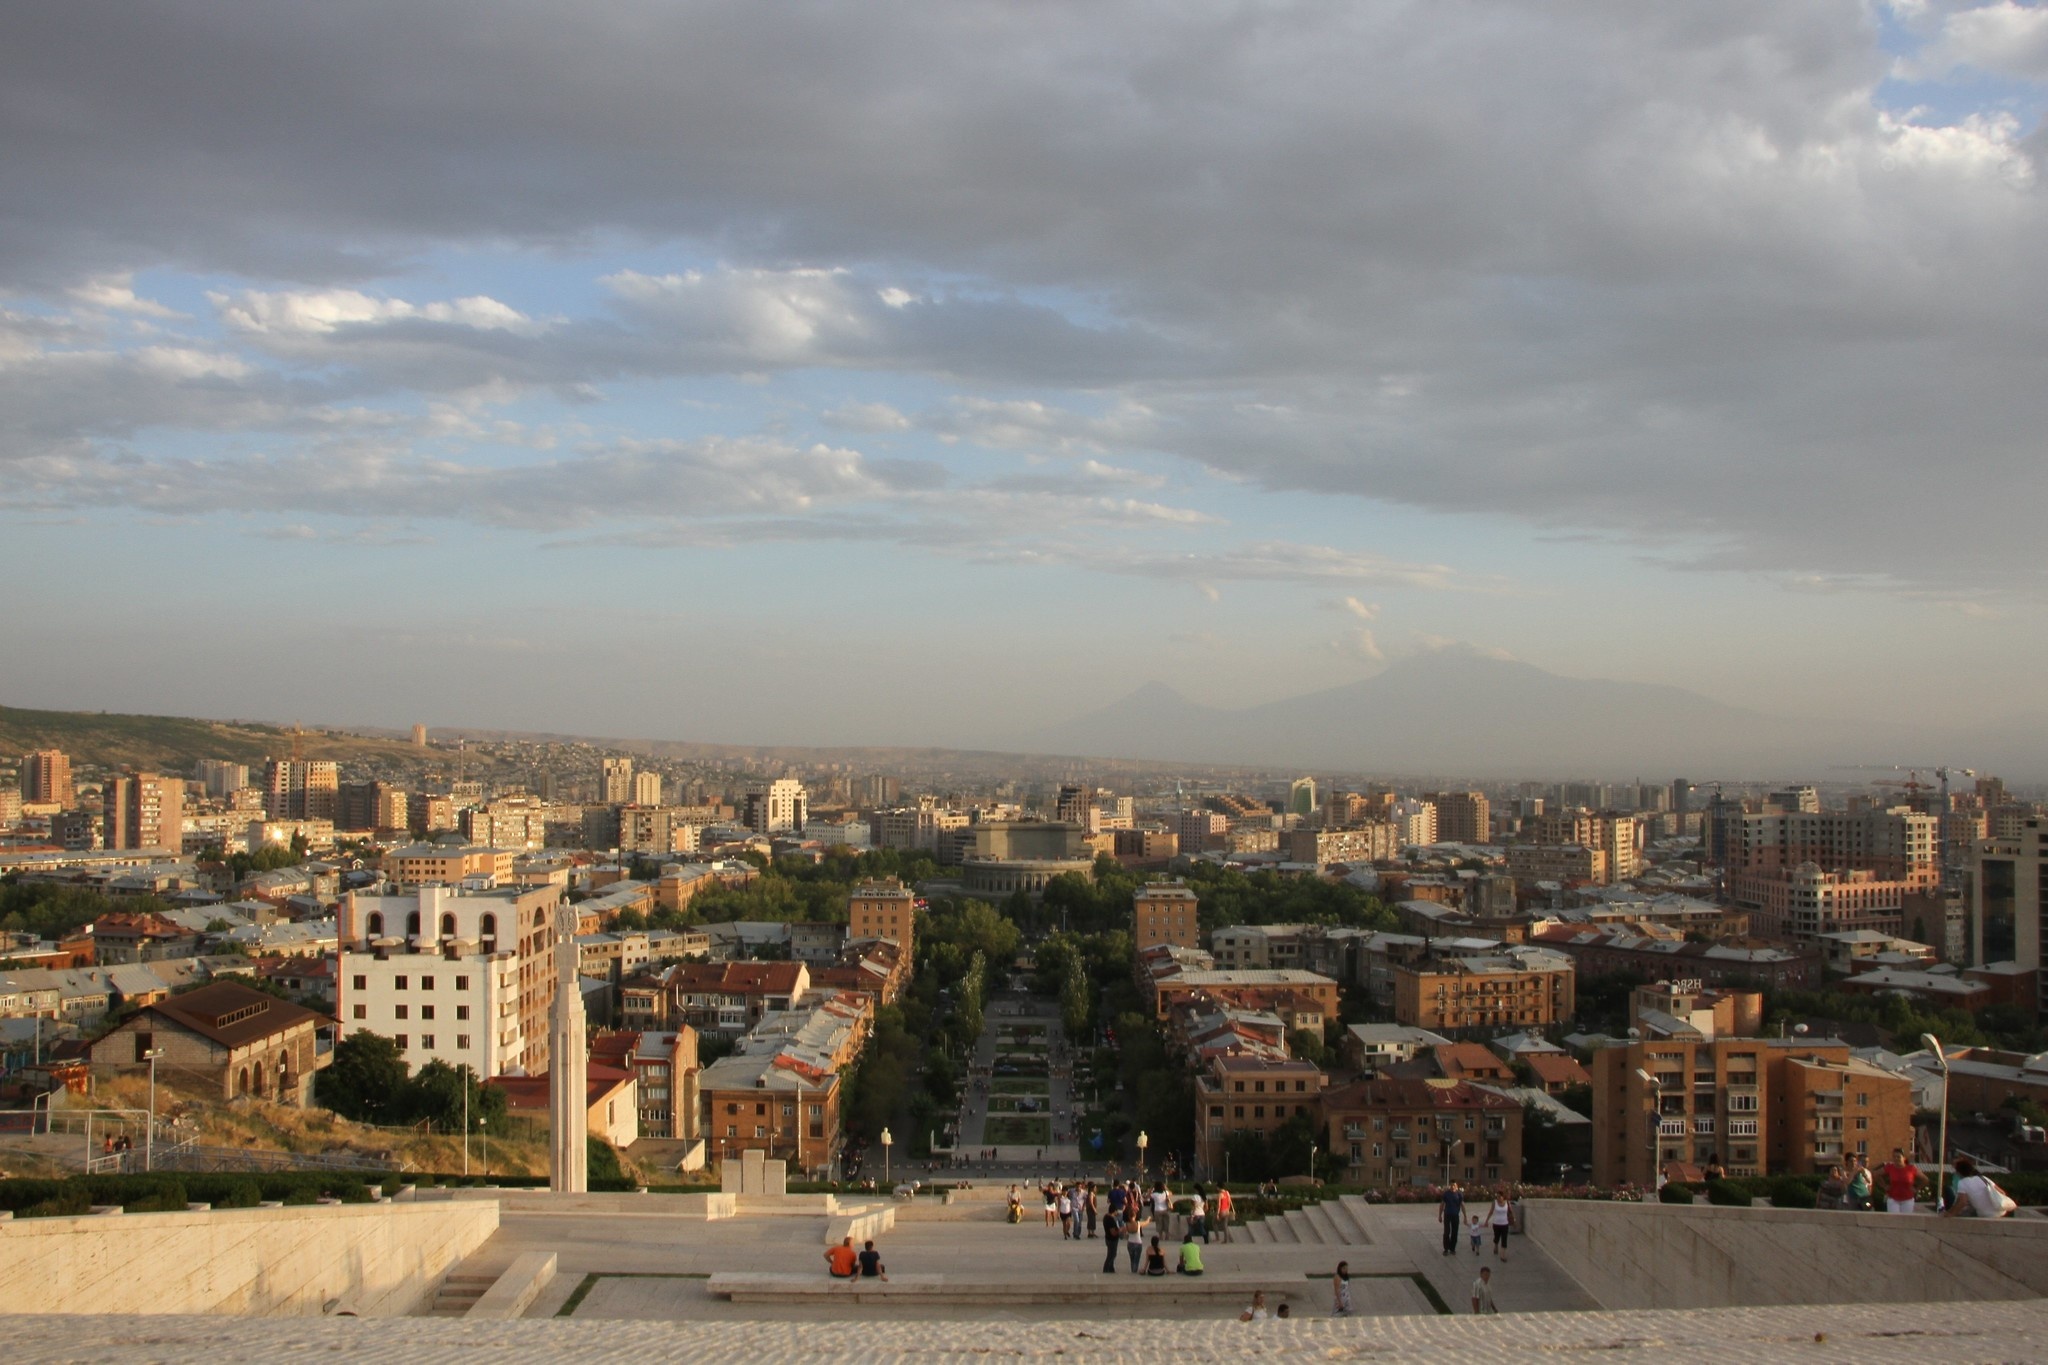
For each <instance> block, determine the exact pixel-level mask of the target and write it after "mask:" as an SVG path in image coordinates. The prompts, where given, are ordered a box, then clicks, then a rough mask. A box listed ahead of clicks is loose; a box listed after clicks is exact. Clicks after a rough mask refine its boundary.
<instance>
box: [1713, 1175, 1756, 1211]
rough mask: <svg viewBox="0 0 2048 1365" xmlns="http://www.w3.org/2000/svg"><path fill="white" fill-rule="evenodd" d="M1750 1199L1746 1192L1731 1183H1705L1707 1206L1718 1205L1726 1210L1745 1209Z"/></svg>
mask: <svg viewBox="0 0 2048 1365" xmlns="http://www.w3.org/2000/svg"><path fill="white" fill-rule="evenodd" d="M1752 1197H1753V1196H1752V1195H1751V1194H1750V1193H1749V1191H1748V1190H1745V1189H1742V1188H1740V1187H1739V1186H1737V1185H1736V1184H1735V1183H1734V1182H1733V1181H1728V1180H1709V1181H1708V1182H1707V1202H1708V1203H1709V1204H1720V1205H1722V1206H1724V1207H1726V1208H1736V1209H1746V1208H1748V1207H1749V1203H1750V1200H1751V1198H1752Z"/></svg>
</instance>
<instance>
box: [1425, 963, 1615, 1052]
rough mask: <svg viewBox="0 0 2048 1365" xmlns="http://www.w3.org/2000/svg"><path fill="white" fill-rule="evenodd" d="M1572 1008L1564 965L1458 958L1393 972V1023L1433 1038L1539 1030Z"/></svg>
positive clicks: (1571, 976) (1564, 1016)
mask: <svg viewBox="0 0 2048 1365" xmlns="http://www.w3.org/2000/svg"><path fill="white" fill-rule="evenodd" d="M1545 956H1548V955H1545ZM1575 1008H1576V999H1575V995H1574V973H1573V971H1572V968H1571V966H1570V965H1569V963H1566V964H1564V965H1561V966H1554V967H1552V966H1537V965H1531V964H1525V963H1523V962H1521V961H1518V960H1516V959H1514V958H1511V957H1459V958H1449V959H1445V960H1441V961H1437V962H1426V963H1417V964H1414V965H1412V966H1404V967H1396V968H1395V969H1394V1019H1395V1021H1396V1022H1398V1023H1402V1024H1406V1025H1408V1026H1409V1027H1411V1028H1422V1029H1428V1030H1430V1031H1431V1032H1434V1033H1455V1032H1460V1031H1464V1030H1474V1031H1487V1030H1495V1031H1498V1030H1504V1029H1544V1028H1549V1027H1550V1026H1552V1025H1553V1024H1557V1023H1560V1022H1562V1021H1563V1020H1566V1019H1569V1018H1571V1016H1572V1012H1573V1010H1574V1009H1575Z"/></svg>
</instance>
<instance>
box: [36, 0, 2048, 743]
mask: <svg viewBox="0 0 2048 1365" xmlns="http://www.w3.org/2000/svg"><path fill="white" fill-rule="evenodd" d="M0 39H4V41H0V77H4V85H0V149H4V151H5V153H6V156H7V164H8V167H9V178H10V189H11V194H10V200H11V202H12V204H13V205H14V208H13V210H12V211H11V212H10V214H9V215H8V216H7V217H6V218H4V219H0V566H4V568H5V570H6V571H7V572H8V573H9V575H10V577H11V579H12V580H13V582H14V584H15V585H16V586H17V591H16V592H15V593H14V594H12V595H11V596H10V601H9V609H8V614H7V621H8V625H9V630H8V631H7V642H8V648H7V649H6V650H5V651H4V653H0V697H4V699H5V700H6V701H7V702H9V703H10V704H15V705H22V706H31V707H55V708H62V709H80V708H92V709H106V710H115V711H143V712H154V713H162V714H199V715H212V716H224V715H239V716H251V717H253V716H272V717H292V716H299V717H304V718H308V719H310V718H313V717H321V718H324V719H326V720H327V721H328V722H330V723H334V724H348V725H359V726H372V725H374V726H384V727H401V726H403V725H405V724H409V723H410V722H412V721H415V720H416V721H423V722H425V723H427V724H429V725H434V726H450V725H453V726H463V727H473V728H479V729H506V730H522V731H542V732H556V733H568V734H599V735H622V736H636V735H637V736H646V737H658V736H664V735H673V736H675V737H677V738H701V739H703V740H705V741H706V742H724V743H736V744H750V743H751V744H777V743H786V744H804V745H848V746H857V745H864V744H874V745H939V746H947V747H958V748H1004V749H1007V748H1010V747H1012V742H1013V740H1014V737H1017V736H1028V735H1031V734H1034V733H1039V732H1044V731H1048V730H1053V729H1056V728H1057V727H1060V726H1063V725H1067V724H1069V723H1071V722H1073V721H1075V720H1076V719H1077V718H1080V717H1085V716H1087V715H1088V714H1089V713H1091V712H1093V711H1096V710H1099V709H1101V708H1102V707H1105V706H1108V705H1109V704H1111V703H1113V702H1115V701H1117V700H1118V699H1120V698H1122V697H1124V696H1126V695H1127V694H1128V693H1130V692H1131V691H1132V690H1133V689H1135V688H1137V687H1138V686H1140V685H1142V684H1144V683H1146V682H1147V681H1150V680H1155V679H1156V680H1160V681H1164V682H1166V683H1169V684H1170V685H1172V686H1173V687H1174V688H1175V689H1176V690H1177V691H1179V692H1180V693H1182V694H1183V695H1184V696H1186V697H1187V698H1189V699H1190V700H1191V701H1193V702H1195V703H1197V704H1199V705H1202V706H1207V707H1212V708H1217V709H1219V710H1225V711H1232V712H1235V711H1239V710H1243V709H1245V708H1248V707H1251V706H1253V705H1256V704H1265V703H1281V702H1285V701H1287V700H1289V699H1292V698H1296V697H1301V696H1304V695H1307V694H1311V693H1315V692H1317V691H1319V690H1321V689H1326V688H1331V687H1336V686H1339V685H1343V684H1347V683H1351V682H1355V681H1358V680H1360V679H1365V678H1371V677H1375V676H1377V675H1381V674H1383V673H1384V672H1385V670H1386V669H1387V668H1388V667H1389V666H1390V665H1393V664H1396V663H1399V662H1400V661H1402V660H1405V659H1416V658H1422V657H1427V656H1431V655H1434V654H1437V653H1440V652H1443V651H1446V650H1450V651H1462V652H1469V653H1471V654H1473V655H1475V656H1478V657H1489V656H1500V657H1511V658H1513V659H1516V660H1521V661H1526V662H1527V663H1529V664H1532V665H1534V666H1536V667H1538V668H1540V669H1543V670H1545V671H1546V672H1548V673H1552V674H1557V675H1560V676H1563V677H1567V678H1577V679H1611V680H1617V681H1621V682H1630V683H1653V684H1660V685H1666V686H1671V687H1677V688H1683V689H1686V690H1687V691H1690V692H1694V693H1698V694H1700V695H1701V696H1704V697H1707V698H1710V699H1713V700H1715V701H1718V702H1721V703H1723V704H1725V705H1727V706H1730V707H1736V708H1741V709H1744V710H1749V711H1755V712H1759V713H1764V714H1766V715H1771V716H1780V717H1823V718H1825V719H1827V720H1828V721H1829V722H1830V723H1838V724H1841V725H1844V726H1850V727H1861V729H1863V730H1866V731H1868V732H1870V733H1872V734H1875V735H1878V736H1880V737H1883V736H1887V735H1903V734H1905V733H1906V732H1908V731H1910V732H1913V733H1921V732H1926V733H1930V734H1934V735H1938V736H1945V735H1949V734H1955V735H1958V736H1963V737H1965V738H1967V737H1968V736H1969V735H1970V734H1971V733H1973V732H1974V731H1976V730H1978V729H1981V728H1983V727H1987V726H1990V725H1993V724H1995V723H1997V722H2000V721H2003V720H2006V719H2007V718H2009V717H2023V716H2030V715H2037V714H2038V713H2039V711H2040V709H2041V702H2040V690H2039V684H2038V679H2039V678H2040V677H2041V676H2042V675H2043V672H2044V668H2048V630H2044V629H2043V624H2044V621H2043V600H2042V582H2043V570H2042V567H2041V564H2040V560H2039V555H2038V552H2037V549H2036V540H2037V537H2036V535H2035V534H2034V530H2035V528H2034V521H2035V519H2036V518H2035V514H2033V513H2030V512H2029V511H2028V510H2027V509H2028V508H2029V507H2034V506H2037V505H2039V504H2040V503H2041V502H2042V501H2043V499H2044V496H2048V460H2044V459H2042V458H2041V452H2040V446H2041V433H2042V432H2043V431H2044V430H2048V422H2044V420H2043V419H2044V417H2048V410H2044V409H2048V386H2044V385H2042V384H2041V383H2040V381H2039V377H2038V374H2037V371H2038V369H2039V357H2040V356H2041V355H2042V354H2043V353H2044V347H2043V342H2044V340H2048V336H2044V332H2048V307H2044V303H2048V299H2044V297H2043V296H2044V292H2048V289H2044V286H2048V253H2043V252H2042V250H2041V243H2042V242H2043V241H2048V231H2044V229H2048V204H2044V199H2043V170H2044V166H2043V161H2044V157H2048V132H2044V129H2043V124H2042V113H2043V107H2044V100H2043V96H2044V88H2048V10H2043V9H2042V8H2040V7H2035V6H2023V5H2018V4H2012V3H1981V4H1980V3H1954V4H1938V3H1930V2H1929V0H1868V2H1867V3H1866V2H1865V0H1816V2H1815V3H1812V4H1801V5H1784V4H1771V3H1764V0H1731V3H1727V4H1723V5H1717V6H1714V7H1712V8H1711V9H1707V10H1695V9H1679V10H1672V9H1666V8H1663V7H1614V6H1608V5H1593V4H1566V5H1559V6H1551V7H1546V8H1543V9H1540V10H1534V9H1524V8H1522V7H1514V6H1506V5H1488V4H1471V5H1460V6H1416V5H1382V6H1366V7H1351V8H1336V9H1332V8H1330V7H1327V6H1313V5H1305V4H1304V5H1297V4H1256V5H1255V4H1251V3H1243V4H1232V3H1223V4H1217V5H1212V6H1206V7H1199V8H1166V9H1161V8H1158V7H1152V6H1138V5H1127V4H1102V5H1091V6H1052V5H1046V6H1029V7H1016V6H1012V5H1001V4H992V3H974V2H972V0H968V2H967V3H949V4H945V5H932V4H913V3H876V4H872V5H864V6H855V7H849V6H841V5H827V4H796V5H791V6H783V7H774V8H763V7H758V6H751V5H742V4H736V3H689V4H666V3H664V4H653V3H644V2H642V0H592V3H589V4H585V5H580V6H576V7H574V8H573V9H564V8H561V7H556V6H543V5H535V4H492V5H488V6H486V5H480V4H474V3H449V4H444V5H437V6H433V7H429V8H426V9H420V8H417V7H410V6H400V5H392V4H388V3H371V2H369V0H336V2H335V3H331V4H328V5H322V6H318V7H304V6H278V5H264V4H258V5H248V4H239V5H229V4H226V3H224V2H222V0H169V2H168V3H164V4H161V5H155V6H151V7H149V8H147V9H144V10H137V9H134V8H132V7H127V6H116V5H112V4H105V3H99V2H98V0H82V2H80V3H71V4H66V5H63V6H57V7H17V8H15V9H13V10H11V11H9V12H8V13H7V14H5V15H4V16H0ZM1944 742H1946V741H1944ZM1861 757H1863V756H1862V755H1860V754H1859V755H1858V758H1861ZM1922 757H1923V755H1921V754H1919V753H1910V754H1904V755H1901V758H1902V761H1907V762H1911V761H1918V760H1920V759H1921V758H1922ZM1924 757H1926V758H1927V759H1929V760H1930V761H1936V762H1966V761H1970V759H1971V758H1972V757H1974V755H1958V754H1954V753H1948V752H1942V753H1932V754H1927V755H1925V756H1924ZM1446 766H1447V767H1454V766H1455V765H1446Z"/></svg>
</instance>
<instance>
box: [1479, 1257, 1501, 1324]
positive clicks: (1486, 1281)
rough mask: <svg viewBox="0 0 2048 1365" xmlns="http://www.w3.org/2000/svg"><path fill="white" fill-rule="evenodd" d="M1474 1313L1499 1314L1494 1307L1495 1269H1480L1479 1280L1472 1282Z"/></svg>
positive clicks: (1485, 1266)
mask: <svg viewBox="0 0 2048 1365" xmlns="http://www.w3.org/2000/svg"><path fill="white" fill-rule="evenodd" d="M1472 1311H1473V1312H1474V1313H1498V1312H1500V1309H1498V1308H1495V1307H1494V1306H1493V1267H1492V1266H1490V1265H1483V1266H1481V1267H1479V1278H1478V1279H1476V1280H1474V1281H1472Z"/></svg>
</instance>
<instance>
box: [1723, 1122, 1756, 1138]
mask: <svg viewBox="0 0 2048 1365" xmlns="http://www.w3.org/2000/svg"><path fill="white" fill-rule="evenodd" d="M1728 1136H1729V1137H1732V1138H1753V1137H1755V1136H1756V1120H1755V1119H1730V1120H1728Z"/></svg>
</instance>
